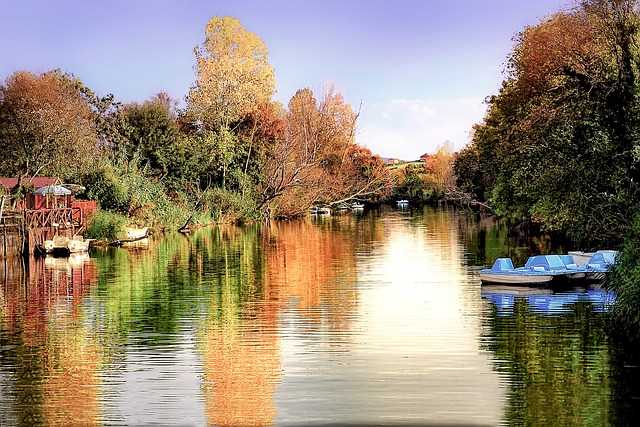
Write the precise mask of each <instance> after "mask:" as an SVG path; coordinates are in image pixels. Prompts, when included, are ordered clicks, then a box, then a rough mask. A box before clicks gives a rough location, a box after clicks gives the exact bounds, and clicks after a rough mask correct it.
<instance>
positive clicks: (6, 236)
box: [0, 207, 86, 257]
mask: <svg viewBox="0 0 640 427" xmlns="http://www.w3.org/2000/svg"><path fill="white" fill-rule="evenodd" d="M85 229H86V220H85V215H84V212H83V210H82V209H81V208H69V207H65V208H55V209H37V210H29V209H24V210H21V211H10V210H6V209H3V210H2V213H0V239H1V242H0V257H11V256H16V255H21V254H23V255H29V254H34V253H35V250H36V247H37V246H38V245H43V244H44V241H45V240H48V239H52V238H53V236H65V237H69V238H71V237H73V236H74V235H76V234H82V233H83V232H84V231H85Z"/></svg>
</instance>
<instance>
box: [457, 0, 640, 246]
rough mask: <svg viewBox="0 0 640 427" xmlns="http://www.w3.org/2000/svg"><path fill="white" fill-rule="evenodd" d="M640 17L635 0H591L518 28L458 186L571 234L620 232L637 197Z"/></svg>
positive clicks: (509, 212) (613, 235) (594, 237)
mask: <svg viewBox="0 0 640 427" xmlns="http://www.w3.org/2000/svg"><path fill="white" fill-rule="evenodd" d="M638 19H639V15H638V10H637V2H636V1H632V0H588V1H584V2H581V3H580V5H579V7H577V8H576V9H573V10H570V11H566V12H561V13H558V14H556V15H553V16H551V17H549V18H547V19H545V20H544V21H542V22H541V23H539V24H538V25H535V26H532V27H527V28H525V29H524V31H522V32H521V33H520V34H519V35H518V36H517V38H516V46H515V48H514V50H513V52H512V54H511V55H510V57H509V61H508V67H507V76H506V79H505V81H504V82H503V85H502V88H501V89H500V92H499V93H498V94H497V95H495V96H493V97H491V98H489V101H488V104H489V108H488V112H487V115H486V117H485V119H484V121H483V123H481V124H480V125H478V126H476V127H475V128H474V134H473V140H472V144H471V146H469V147H468V148H466V149H465V150H463V152H462V153H460V155H459V156H458V160H457V162H456V165H455V171H456V174H457V178H458V185H459V186H460V187H461V188H466V189H469V190H472V191H474V192H476V193H482V194H477V195H478V196H484V197H485V200H489V202H490V204H491V206H493V207H494V208H495V209H496V211H497V212H498V213H500V214H503V215H506V216H509V217H511V218H513V219H516V220H525V221H533V222H535V223H537V224H539V225H541V226H542V228H543V229H546V230H549V231H561V232H563V233H567V234H569V236H571V237H573V238H575V239H576V240H590V241H592V242H594V243H595V242H597V241H602V240H609V239H617V238H620V237H621V236H622V234H623V233H624V230H625V229H626V228H627V227H628V226H629V224H630V219H631V217H632V216H633V212H634V211H635V210H636V209H637V208H638V206H639V205H640V188H639V187H638V183H639V182H640V176H639V175H638V172H639V171H640V168H639V167H640V163H638V160H637V159H636V157H634V152H635V150H638V149H637V147H638V142H637V141H638V140H640V134H639V133H638V132H639V131H640V111H639V109H638V106H639V104H638V99H637V94H638V91H639V90H640V87H639V85H638V64H640V62H639V60H640V55H639V53H638V50H637V48H636V47H635V46H636V43H637V40H638V38H639V37H640V32H639V26H638V22H639V21H638ZM638 152H640V151H638Z"/></svg>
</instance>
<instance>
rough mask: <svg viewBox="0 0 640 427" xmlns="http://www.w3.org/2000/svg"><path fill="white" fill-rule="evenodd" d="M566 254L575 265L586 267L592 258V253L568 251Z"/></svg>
mask: <svg viewBox="0 0 640 427" xmlns="http://www.w3.org/2000/svg"><path fill="white" fill-rule="evenodd" d="M567 254H568V255H571V256H572V257H573V261H574V262H575V263H576V264H577V265H586V264H587V263H588V262H589V260H590V259H591V257H592V256H593V254H594V252H583V251H569V252H567Z"/></svg>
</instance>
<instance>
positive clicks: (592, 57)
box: [511, 13, 602, 92]
mask: <svg viewBox="0 0 640 427" xmlns="http://www.w3.org/2000/svg"><path fill="white" fill-rule="evenodd" d="M600 46H601V44H600V42H599V41H598V40H597V35H596V31H595V28H594V26H593V24H592V22H591V20H590V18H589V16H587V15H586V14H585V13H573V14H566V13H558V14H556V15H553V16H552V17H550V18H549V19H547V20H546V21H544V22H542V23H541V24H538V25H536V26H533V27H527V28H526V29H525V30H524V31H523V32H522V33H521V34H520V36H519V43H518V45H517V47H516V49H515V51H514V55H513V57H512V64H511V67H512V71H514V72H515V70H517V74H518V75H517V77H518V85H519V87H520V88H521V89H522V90H526V91H533V92H542V91H545V90H548V89H552V88H553V87H554V86H557V85H558V83H559V82H558V81H555V80H554V79H555V78H562V77H563V76H564V75H565V74H567V73H571V74H579V75H585V76H587V75H588V76H593V74H594V73H595V71H596V70H598V69H599V68H601V67H600V66H601V64H602V54H594V53H598V51H599V50H601V47H600Z"/></svg>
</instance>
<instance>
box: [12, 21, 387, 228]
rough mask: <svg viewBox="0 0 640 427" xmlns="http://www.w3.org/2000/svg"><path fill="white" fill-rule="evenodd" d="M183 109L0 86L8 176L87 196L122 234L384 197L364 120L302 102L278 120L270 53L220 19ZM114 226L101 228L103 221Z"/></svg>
mask: <svg viewBox="0 0 640 427" xmlns="http://www.w3.org/2000/svg"><path fill="white" fill-rule="evenodd" d="M195 57H196V58H195V59H196V67H195V69H196V77H195V82H194V84H193V86H192V88H191V89H190V91H189V93H188V94H187V96H186V98H185V101H186V102H185V106H184V107H183V108H178V107H177V106H178V103H177V102H176V101H175V100H172V99H170V98H169V97H168V96H167V95H166V94H163V93H161V94H158V95H157V96H155V97H153V98H152V99H149V100H147V101H144V102H141V103H131V104H122V103H120V102H118V101H117V100H116V99H115V98H114V96H113V95H107V96H99V95H97V94H96V93H94V92H93V91H92V90H91V89H90V88H88V87H87V86H86V85H84V84H83V82H81V81H80V80H79V79H77V78H76V77H74V76H73V75H70V74H66V73H64V72H62V71H58V70H54V71H50V72H46V73H44V74H39V75H37V74H34V73H30V72H27V71H20V72H16V73H14V74H13V75H11V76H10V77H8V78H7V80H6V81H5V83H4V85H2V86H0V144H1V145H2V147H3V150H2V152H3V156H4V158H3V161H2V162H1V163H0V174H1V175H8V176H15V177H18V178H19V180H20V183H21V185H19V186H18V187H17V188H15V189H14V191H13V192H14V195H16V196H19V195H20V194H23V193H24V191H25V189H24V188H22V187H23V185H22V184H25V183H27V182H28V179H29V178H31V177H32V176H36V175H53V176H58V177H61V178H62V179H63V180H64V181H65V182H70V183H77V184H81V185H82V186H84V187H85V188H86V190H85V193H84V195H85V196H87V197H89V198H94V199H97V200H98V201H99V202H100V205H101V207H102V208H103V209H104V210H106V211H109V212H111V213H113V216H114V218H110V217H109V216H108V215H107V214H102V218H99V221H101V222H102V223H103V227H105V228H108V227H109V226H111V225H113V223H114V221H115V222H117V221H120V222H122V221H125V219H123V218H124V217H125V216H126V217H127V219H126V220H127V221H129V222H139V223H144V224H147V225H149V224H155V225H161V226H166V227H173V228H177V227H179V226H181V225H184V224H185V223H189V222H209V221H212V220H216V221H233V220H249V221H251V220H260V219H262V218H272V217H281V216H293V215H297V214H299V213H302V212H305V211H306V210H307V209H308V208H309V207H310V206H311V205H312V204H316V203H323V204H334V203H339V202H342V201H347V200H350V199H353V198H360V199H377V198H379V197H382V196H384V195H386V194H388V193H389V191H390V189H391V187H392V177H391V176H390V174H389V173H388V171H387V169H386V168H385V167H384V164H383V162H382V160H381V159H380V158H379V157H377V156H374V155H373V154H372V153H371V152H370V151H369V150H367V149H365V148H363V147H361V146H359V145H357V144H356V143H355V131H356V124H357V119H358V113H357V112H354V111H353V109H352V108H351V107H350V106H349V105H348V104H347V103H345V101H344V99H343V98H342V96H341V95H340V94H339V93H336V92H335V91H332V90H329V91H327V92H326V93H324V94H322V96H321V97H320V98H317V97H316V96H315V95H314V93H313V92H312V91H311V90H310V89H301V90H299V91H297V92H296V94H295V95H294V96H293V97H292V98H291V100H290V102H289V105H288V106H287V107H286V108H284V107H283V106H282V105H280V104H278V103H277V102H275V101H274V100H273V99H272V97H273V94H274V90H275V77H274V72H273V68H272V66H271V65H270V64H269V61H268V51H267V48H266V46H265V44H264V43H263V42H262V40H261V39H260V38H259V37H258V36H257V35H255V34H253V33H251V32H249V31H247V30H245V29H244V28H243V27H242V26H241V24H240V22H239V21H238V20H236V19H234V18H229V17H224V18H220V17H214V18H212V19H211V20H210V21H209V23H208V24H207V26H206V29H205V39H204V41H203V42H202V43H201V44H200V45H199V46H198V47H197V48H196V49H195ZM105 215H106V217H105Z"/></svg>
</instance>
